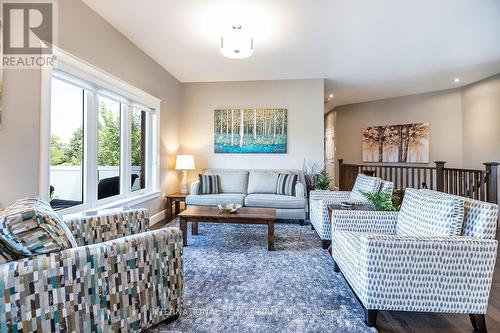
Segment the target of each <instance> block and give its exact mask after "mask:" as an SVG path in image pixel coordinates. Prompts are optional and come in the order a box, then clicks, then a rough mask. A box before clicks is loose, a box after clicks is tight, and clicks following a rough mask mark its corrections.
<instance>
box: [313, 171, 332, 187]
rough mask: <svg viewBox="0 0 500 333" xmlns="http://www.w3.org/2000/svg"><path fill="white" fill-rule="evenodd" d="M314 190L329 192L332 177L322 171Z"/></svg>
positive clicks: (318, 175)
mask: <svg viewBox="0 0 500 333" xmlns="http://www.w3.org/2000/svg"><path fill="white" fill-rule="evenodd" d="M314 188H315V189H316V191H328V190H329V189H330V177H329V176H328V173H327V172H326V170H322V171H321V172H320V173H318V174H317V177H316V182H315V183H314Z"/></svg>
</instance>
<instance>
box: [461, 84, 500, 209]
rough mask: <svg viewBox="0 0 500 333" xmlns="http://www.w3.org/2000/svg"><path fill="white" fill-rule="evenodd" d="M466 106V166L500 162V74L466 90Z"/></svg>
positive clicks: (464, 111) (464, 129)
mask: <svg viewBox="0 0 500 333" xmlns="http://www.w3.org/2000/svg"><path fill="white" fill-rule="evenodd" d="M462 103H463V104H462V105H463V143H464V151H463V165H464V167H466V168H482V167H484V166H483V165H482V163H483V162H491V161H494V162H500V75H496V76H494V77H491V78H489V79H486V80H483V81H480V82H477V83H474V84H472V85H469V86H467V87H465V88H464V89H463V94H462ZM498 179H500V172H499V175H498ZM498 193H499V194H500V183H499V186H498ZM499 201H500V200H499Z"/></svg>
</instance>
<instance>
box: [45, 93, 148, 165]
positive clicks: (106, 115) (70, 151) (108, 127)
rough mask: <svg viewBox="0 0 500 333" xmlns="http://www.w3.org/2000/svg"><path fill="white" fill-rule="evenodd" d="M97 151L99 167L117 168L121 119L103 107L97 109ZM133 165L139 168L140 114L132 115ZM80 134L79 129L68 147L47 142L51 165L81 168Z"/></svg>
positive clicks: (53, 140) (58, 139)
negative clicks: (98, 119) (98, 118)
mask: <svg viewBox="0 0 500 333" xmlns="http://www.w3.org/2000/svg"><path fill="white" fill-rule="evenodd" d="M99 113H100V121H99V131H98V140H99V145H98V146H99V150H98V153H97V159H98V161H97V162H98V165H100V166H115V165H119V164H120V118H119V116H117V115H116V113H114V112H112V111H111V110H109V109H106V107H105V105H104V103H101V104H100V105H99ZM131 127H132V147H131V150H132V155H131V159H132V165H141V112H137V111H133V112H132V125H131ZM82 154H83V130H82V128H81V127H79V128H78V129H77V130H75V132H74V133H73V134H72V137H71V139H70V142H69V144H68V145H67V146H65V145H63V144H61V142H60V138H59V137H57V136H56V135H52V136H51V138H50V162H51V165H53V166H56V165H64V166H79V165H81V164H82Z"/></svg>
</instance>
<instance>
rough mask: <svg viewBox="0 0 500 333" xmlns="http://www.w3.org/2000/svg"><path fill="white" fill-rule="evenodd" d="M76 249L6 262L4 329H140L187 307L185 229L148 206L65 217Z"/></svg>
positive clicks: (1, 273) (0, 277) (2, 275)
mask: <svg viewBox="0 0 500 333" xmlns="http://www.w3.org/2000/svg"><path fill="white" fill-rule="evenodd" d="M66 222H67V224H68V226H69V228H70V229H71V231H72V233H73V234H74V236H75V239H76V241H77V243H78V247H76V248H70V249H66V250H63V251H59V252H52V253H49V254H43V255H37V256H34V257H30V258H25V259H20V260H16V261H10V262H7V263H4V264H0V285H1V287H0V290H1V291H2V293H1V296H0V309H1V311H0V331H1V332H21V331H22V332H118V331H140V330H143V329H145V328H147V327H150V326H152V325H154V324H156V323H158V322H160V321H163V320H172V319H175V318H176V316H177V315H178V314H179V312H180V310H181V306H182V292H183V266H182V235H181V232H180V230H179V229H177V228H165V229H159V230H155V231H147V230H148V228H149V215H148V211H147V210H142V209H139V210H121V211H113V212H111V213H110V212H107V213H105V214H103V215H94V216H88V217H81V218H75V217H73V218H70V219H68V220H66Z"/></svg>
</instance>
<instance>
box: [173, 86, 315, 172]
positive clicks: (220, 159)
mask: <svg viewBox="0 0 500 333" xmlns="http://www.w3.org/2000/svg"><path fill="white" fill-rule="evenodd" d="M323 90H324V87H323V80H281V81H245V82H213V83H187V84H183V94H182V113H181V135H180V137H181V144H182V152H183V153H185V154H193V155H194V156H195V160H196V166H197V168H198V169H202V168H207V167H212V168H260V169H264V168H276V169H279V168H285V169H286V168H288V169H290V168H295V169H297V168H298V169H301V168H302V163H303V161H304V159H306V160H308V161H310V162H314V161H316V162H318V163H320V165H321V164H322V163H323V137H324V135H323V128H324V125H323V115H324V111H323V94H324V93H323ZM217 108H287V109H288V148H287V150H288V152H287V153H286V154H214V147H213V140H214V138H213V128H214V127H213V126H214V125H213V121H214V118H213V117H214V110H215V109H217ZM195 174H196V173H195V172H192V173H191V177H193V176H194V175H195Z"/></svg>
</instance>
